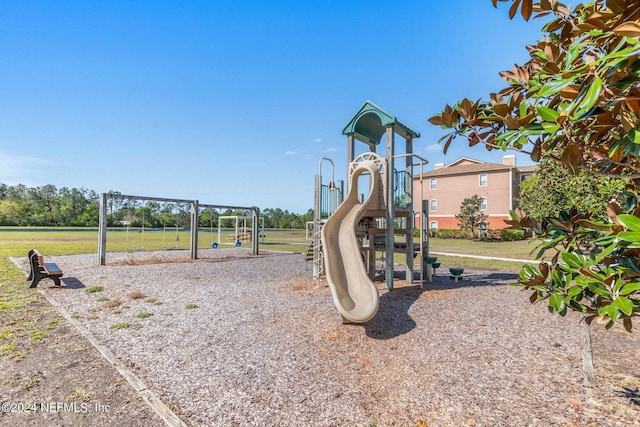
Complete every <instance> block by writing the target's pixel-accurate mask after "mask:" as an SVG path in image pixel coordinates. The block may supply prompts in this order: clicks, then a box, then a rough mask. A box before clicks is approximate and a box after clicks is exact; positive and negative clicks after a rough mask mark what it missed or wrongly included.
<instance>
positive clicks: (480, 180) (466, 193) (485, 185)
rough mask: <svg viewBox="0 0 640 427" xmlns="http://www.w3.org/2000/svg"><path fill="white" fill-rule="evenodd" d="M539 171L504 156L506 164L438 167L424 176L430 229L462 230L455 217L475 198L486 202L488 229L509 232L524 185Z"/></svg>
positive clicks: (467, 162) (474, 162) (459, 162)
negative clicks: (507, 221)
mask: <svg viewBox="0 0 640 427" xmlns="http://www.w3.org/2000/svg"><path fill="white" fill-rule="evenodd" d="M536 168H537V166H524V167H518V166H516V158H515V156H514V155H506V156H504V157H503V159H502V164H498V163H487V162H482V161H480V160H474V159H470V158H466V157H463V158H460V159H458V160H456V161H455V162H453V163H451V164H449V165H446V166H445V165H444V164H443V163H438V164H436V165H435V167H434V170H432V171H430V172H426V173H425V174H424V175H423V184H422V187H423V194H422V200H427V202H428V211H429V228H430V229H434V228H435V229H455V228H459V227H458V220H457V219H456V217H455V215H456V214H457V213H459V212H460V204H461V203H462V201H463V200H464V199H466V198H469V197H472V196H474V195H478V196H480V197H481V198H482V201H483V203H482V210H483V212H484V213H485V214H486V215H488V218H487V223H488V228H489V229H492V230H495V229H500V228H505V227H506V226H507V224H505V222H504V220H506V219H509V211H510V210H512V209H515V208H516V207H517V199H518V195H519V192H520V183H521V182H522V181H523V180H524V179H526V178H527V177H529V176H530V175H532V174H533V173H534V172H535V170H536ZM414 188H419V186H418V185H416V186H414ZM416 206H421V205H416ZM416 225H417V224H416Z"/></svg>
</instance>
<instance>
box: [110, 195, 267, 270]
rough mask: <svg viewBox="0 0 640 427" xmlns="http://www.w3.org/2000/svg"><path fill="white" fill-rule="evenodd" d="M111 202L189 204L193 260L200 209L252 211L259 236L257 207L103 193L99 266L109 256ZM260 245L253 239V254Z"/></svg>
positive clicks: (190, 242) (196, 246)
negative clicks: (108, 223)
mask: <svg viewBox="0 0 640 427" xmlns="http://www.w3.org/2000/svg"><path fill="white" fill-rule="evenodd" d="M109 200H142V201H143V202H151V201H152V202H164V203H176V204H188V205H190V211H191V224H190V238H189V251H190V255H191V259H198V228H199V225H200V209H205V210H206V209H232V210H245V211H251V219H252V223H251V226H252V234H253V235H254V236H258V235H259V234H258V233H259V228H258V218H260V208H258V207H257V206H252V207H245V206H226V205H214V204H206V203H200V202H199V201H198V200H188V199H170V198H163V197H149V196H133V195H125V194H114V193H101V194H100V212H99V220H98V265H106V254H107V213H108V212H107V208H108V202H109ZM258 251H259V244H258V239H252V241H251V252H252V253H253V254H254V255H258Z"/></svg>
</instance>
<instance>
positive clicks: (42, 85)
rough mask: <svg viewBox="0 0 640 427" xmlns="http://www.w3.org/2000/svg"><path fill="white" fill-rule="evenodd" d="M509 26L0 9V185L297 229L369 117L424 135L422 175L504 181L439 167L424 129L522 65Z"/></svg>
mask: <svg viewBox="0 0 640 427" xmlns="http://www.w3.org/2000/svg"><path fill="white" fill-rule="evenodd" d="M509 4H510V3H509ZM507 15H508V5H507V4H506V3H505V4H502V5H501V7H499V8H498V9H494V8H493V7H492V5H491V1H490V0H460V1H455V2H445V1H428V0H421V1H414V0H407V1H402V2H389V1H384V2H383V1H378V0H370V1H366V2H365V1H353V0H341V1H326V0H325V1H302V0H298V1H293V0H291V1H279V0H273V1H242V0H236V1H229V0H227V1H187V2H173V1H155V2H139V1H100V2H97V1H79V2H73V1H65V2H50V1H17V2H2V3H0V53H1V56H0V57H1V59H0V100H1V102H0V182H3V183H5V184H9V185H16V184H18V183H22V184H25V185H27V186H39V185H45V184H53V185H55V186H56V187H58V188H60V187H76V188H79V187H85V188H88V189H91V190H95V191H96V192H106V191H109V190H117V191H120V192H122V193H124V194H134V195H146V196H155V197H170V198H184V199H198V200H200V202H201V203H213V204H224V205H241V206H253V205H256V206H259V207H260V208H262V209H264V208H275V207H280V208H282V209H287V210H289V211H293V212H298V213H303V212H305V211H306V210H307V209H309V208H312V207H313V182H314V175H315V174H316V172H317V169H318V160H319V159H320V158H321V157H323V156H325V157H330V158H332V159H333V160H334V162H335V164H336V176H337V178H342V179H344V178H345V175H346V137H344V136H343V135H342V133H341V132H342V129H343V127H344V126H345V125H346V123H347V122H348V121H349V120H350V119H351V117H352V116H353V115H354V114H355V113H356V111H357V110H358V109H359V108H360V106H361V105H362V104H363V103H364V102H365V101H366V100H371V101H373V102H375V103H376V104H378V105H379V106H381V107H382V108H384V109H386V110H387V111H389V112H391V113H393V114H395V115H396V116H397V117H398V119H400V120H401V121H403V122H404V123H406V124H408V125H409V126H411V127H412V128H414V129H416V130H417V131H419V132H420V133H421V138H420V139H417V140H415V143H414V152H415V153H417V154H419V155H421V156H423V157H425V158H427V159H428V160H429V161H430V167H429V169H431V168H432V167H433V165H434V164H435V163H438V162H444V163H451V162H453V161H454V160H456V159H457V158H459V157H462V156H467V157H473V158H477V159H481V160H485V161H491V162H497V163H500V162H501V159H502V155H503V154H504V153H502V152H497V151H493V152H487V151H486V150H485V149H484V148H482V147H474V148H472V149H470V148H469V147H468V146H467V145H466V144H465V143H464V142H463V141H458V142H457V143H454V145H453V146H452V148H451V149H450V150H449V153H448V154H447V155H446V156H444V155H443V154H442V147H441V146H438V145H437V144H436V143H437V140H438V138H439V137H440V136H441V135H442V134H443V132H442V130H440V129H439V128H437V127H434V126H432V125H430V124H429V123H428V122H427V119H428V118H429V117H431V116H432V115H433V114H435V113H437V112H439V111H441V109H442V107H443V106H444V105H445V104H446V103H453V102H456V101H458V100H459V99H461V98H462V97H465V96H466V97H470V98H473V99H477V98H486V97H487V96H488V94H489V93H490V92H492V91H496V90H498V89H500V88H501V87H503V82H502V80H501V79H500V77H499V76H498V72H499V71H501V70H505V69H510V68H511V67H512V65H513V64H514V63H522V62H524V61H526V59H527V57H528V55H527V52H526V50H525V47H524V46H525V45H526V44H529V43H535V42H536V41H537V40H538V39H540V37H541V33H540V28H541V26H542V22H540V21H532V22H529V23H526V22H524V21H523V20H522V19H515V20H514V21H510V20H509V19H508V16H507ZM399 145H400V144H399ZM402 145H403V144H402ZM518 164H520V165H524V164H531V161H530V160H528V159H527V158H526V156H520V155H519V156H518Z"/></svg>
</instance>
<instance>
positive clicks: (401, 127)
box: [342, 101, 420, 144]
mask: <svg viewBox="0 0 640 427" xmlns="http://www.w3.org/2000/svg"><path fill="white" fill-rule="evenodd" d="M388 126H392V127H393V131H394V132H395V133H397V134H398V135H400V136H402V137H403V138H407V137H412V138H419V137H420V133H419V132H417V131H415V130H413V129H411V128H410V127H409V126H407V125H405V124H404V123H402V122H401V121H400V120H398V119H397V118H396V116H394V115H393V114H390V113H389V112H387V111H385V110H383V109H382V108H380V107H378V106H377V105H376V104H374V103H373V102H371V101H366V102H365V103H364V104H363V105H362V107H360V110H358V112H357V113H356V114H355V115H354V116H353V118H352V119H351V120H350V121H349V123H347V125H346V126H345V127H344V129H343V130H342V134H343V135H350V134H353V135H354V137H355V138H356V139H357V140H359V141H362V142H364V143H366V144H380V140H381V139H382V136H383V135H384V134H385V132H386V128H387V127H388Z"/></svg>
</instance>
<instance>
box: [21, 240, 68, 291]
mask: <svg viewBox="0 0 640 427" xmlns="http://www.w3.org/2000/svg"><path fill="white" fill-rule="evenodd" d="M28 256H29V265H30V267H31V270H30V271H29V278H28V279H27V280H31V286H29V287H30V288H35V287H36V286H38V282H40V280H42V279H51V280H53V283H55V285H56V286H60V278H61V277H62V270H61V269H60V267H58V265H57V264H55V263H53V262H44V258H43V257H42V254H40V252H38V250H37V249H31V250H30V251H29V254H28Z"/></svg>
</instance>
